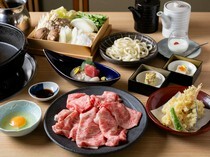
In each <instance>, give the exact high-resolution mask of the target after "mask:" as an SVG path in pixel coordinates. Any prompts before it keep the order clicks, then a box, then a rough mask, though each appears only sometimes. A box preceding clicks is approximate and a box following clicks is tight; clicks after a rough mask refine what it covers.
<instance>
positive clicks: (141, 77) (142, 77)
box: [136, 70, 165, 88]
mask: <svg viewBox="0 0 210 157" xmlns="http://www.w3.org/2000/svg"><path fill="white" fill-rule="evenodd" d="M147 72H155V73H156V79H157V80H156V81H155V85H154V86H155V87H158V88H159V87H160V86H161V85H162V84H163V82H164V81H165V77H164V76H163V75H162V74H161V73H159V72H157V71H153V70H146V71H143V72H140V73H139V74H138V75H137V76H136V81H137V82H140V83H144V81H145V76H146V73H147Z"/></svg>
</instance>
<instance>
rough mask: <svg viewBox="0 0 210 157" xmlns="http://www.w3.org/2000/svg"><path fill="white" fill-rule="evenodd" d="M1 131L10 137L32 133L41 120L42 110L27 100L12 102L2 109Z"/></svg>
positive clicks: (0, 115)
mask: <svg viewBox="0 0 210 157" xmlns="http://www.w3.org/2000/svg"><path fill="white" fill-rule="evenodd" d="M0 112H1V114H0V131H2V132H3V133H5V134H7V135H9V136H24V135H26V134H29V133H30V132H32V131H33V130H34V129H35V128H36V127H37V126H38V124H39V122H40V120H41V115H42V111H41V108H40V107H39V106H38V105H37V104H35V103H34V102H31V101H27V100H16V101H10V102H8V103H6V104H4V105H2V106H1V107H0Z"/></svg>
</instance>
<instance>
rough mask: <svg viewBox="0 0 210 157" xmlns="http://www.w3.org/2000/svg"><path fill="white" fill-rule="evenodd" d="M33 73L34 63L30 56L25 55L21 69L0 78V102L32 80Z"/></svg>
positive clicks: (34, 69)
mask: <svg viewBox="0 0 210 157" xmlns="http://www.w3.org/2000/svg"><path fill="white" fill-rule="evenodd" d="M35 71H36V62H35V60H34V58H33V57H32V56H30V55H29V54H27V53H26V54H25V59H24V63H23V66H22V68H20V69H18V70H17V71H16V72H13V73H11V74H9V75H7V76H1V77H0V101H3V100H5V99H6V98H9V97H11V96H12V95H14V94H16V93H17V92H19V91H20V90H21V89H23V88H24V87H25V86H26V85H27V84H28V83H29V81H30V80H31V79H32V78H33V76H34V73H35Z"/></svg>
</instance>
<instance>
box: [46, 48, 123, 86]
mask: <svg viewBox="0 0 210 157" xmlns="http://www.w3.org/2000/svg"><path fill="white" fill-rule="evenodd" d="M44 54H45V56H46V57H47V60H48V62H49V63H50V64H51V66H52V67H53V68H54V70H55V71H56V72H57V73H58V74H59V75H61V76H62V77H63V78H65V79H67V80H68V81H71V82H74V83H76V84H77V85H106V86H109V85H112V84H113V83H115V82H117V81H118V80H119V79H120V74H119V73H118V72H117V71H115V70H114V69H112V68H110V67H108V66H105V65H102V64H100V63H97V62H94V64H95V66H96V68H97V69H98V70H99V71H100V76H105V77H106V78H107V80H105V81H80V80H77V79H75V78H73V77H71V76H70V73H71V71H72V69H74V68H76V67H78V66H80V65H81V64H82V62H83V61H84V60H83V59H77V58H73V57H69V56H65V55H62V54H58V53H56V52H53V51H50V50H44Z"/></svg>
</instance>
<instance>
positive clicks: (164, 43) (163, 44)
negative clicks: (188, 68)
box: [158, 38, 201, 58]
mask: <svg viewBox="0 0 210 157" xmlns="http://www.w3.org/2000/svg"><path fill="white" fill-rule="evenodd" d="M196 46H198V44H197V43H196V42H194V41H192V40H189V47H188V50H189V49H192V48H194V47H196ZM158 51H159V53H160V54H161V55H163V56H164V57H166V58H170V57H171V56H172V55H173V53H172V52H171V51H170V50H169V48H168V38H165V39H163V40H161V41H159V42H158ZM200 53H201V48H200V49H198V50H197V51H195V52H194V53H192V54H191V55H189V56H187V57H188V58H195V57H197V56H198V55H199V54H200Z"/></svg>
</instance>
